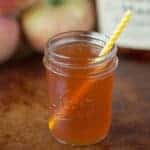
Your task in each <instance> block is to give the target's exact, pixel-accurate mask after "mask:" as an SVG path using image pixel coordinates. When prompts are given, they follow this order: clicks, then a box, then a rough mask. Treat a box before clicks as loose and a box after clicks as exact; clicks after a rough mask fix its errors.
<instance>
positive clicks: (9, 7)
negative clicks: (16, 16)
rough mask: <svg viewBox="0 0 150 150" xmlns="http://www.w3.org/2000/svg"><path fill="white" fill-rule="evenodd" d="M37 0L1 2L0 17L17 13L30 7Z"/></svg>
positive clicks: (5, 0)
mask: <svg viewBox="0 0 150 150" xmlns="http://www.w3.org/2000/svg"><path fill="white" fill-rule="evenodd" d="M34 1H35V0H0V15H5V14H6V15H7V14H10V15H11V14H12V13H17V12H18V11H19V10H22V9H24V8H26V7H28V6H30V5H31V4H32V3H33V2H34Z"/></svg>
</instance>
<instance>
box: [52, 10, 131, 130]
mask: <svg viewBox="0 0 150 150" xmlns="http://www.w3.org/2000/svg"><path fill="white" fill-rule="evenodd" d="M131 17H132V12H131V11H130V10H128V11H127V12H125V15H124V16H123V18H122V19H121V22H120V23H119V24H118V26H117V27H116V30H115V31H114V33H113V34H112V36H111V37H110V39H109V40H108V42H107V43H106V45H105V47H104V48H103V49H102V51H101V52H100V54H99V56H103V55H106V54H108V53H109V52H110V51H111V50H112V48H113V46H114V45H115V43H116V41H117V40H118V38H119V37H120V35H121V33H122V32H123V30H124V29H125V27H126V26H127V24H128V23H129V21H130V19H131ZM93 83H94V81H89V80H88V81H86V82H84V83H83V84H82V85H81V86H80V88H79V89H78V90H76V91H74V92H73V94H72V95H71V96H70V97H69V99H70V101H71V102H70V103H69V104H66V105H65V103H64V105H63V106H60V107H58V110H56V112H57V114H60V117H59V115H56V114H54V115H53V116H52V117H51V118H50V120H49V129H50V130H53V129H54V128H55V126H56V125H57V123H58V122H59V120H60V119H61V117H63V116H64V117H65V115H66V114H67V113H69V108H71V107H72V106H76V105H78V104H79V102H80V99H81V98H82V97H83V96H84V95H85V94H86V93H87V92H88V90H89V89H90V88H91V87H92V85H93Z"/></svg>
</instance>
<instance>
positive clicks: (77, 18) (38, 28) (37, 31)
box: [22, 0, 95, 52]
mask: <svg viewBox="0 0 150 150" xmlns="http://www.w3.org/2000/svg"><path fill="white" fill-rule="evenodd" d="M94 24H95V11H94V8H93V3H92V1H90V0H43V1H40V2H39V3H38V4H37V5H35V6H34V7H32V8H30V9H28V10H27V11H25V12H24V14H23V16H22V25H23V29H24V32H25V35H26V36H27V38H28V40H29V42H30V43H31V45H32V46H33V47H34V48H35V50H37V51H39V52H43V49H44V46H45V44H46V42H47V40H48V39H49V38H51V37H52V36H53V35H55V34H58V33H61V32H67V31H71V30H90V29H92V28H93V26H94Z"/></svg>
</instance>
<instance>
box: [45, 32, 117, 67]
mask: <svg viewBox="0 0 150 150" xmlns="http://www.w3.org/2000/svg"><path fill="white" fill-rule="evenodd" d="M108 39H109V36H107V35H104V34H101V33H97V32H88V31H69V32H64V33H60V34H57V35H55V36H53V37H51V38H50V39H49V40H48V42H47V45H46V48H45V51H44V57H45V58H44V59H45V60H47V61H48V60H50V59H51V57H57V58H61V59H66V60H68V59H75V60H78V59H83V58H72V57H69V56H64V55H61V54H57V53H55V51H54V50H56V49H57V47H60V46H63V45H64V46H65V45H66V44H72V43H78V42H86V43H88V44H93V45H96V46H98V47H104V46H105V44H106V42H107V40H108ZM116 53H117V46H116V45H114V47H113V48H112V50H111V51H110V52H109V53H107V54H104V55H102V56H97V57H94V58H88V59H87V60H89V62H94V65H97V64H101V63H104V62H105V61H108V60H109V59H112V58H113V57H115V56H116ZM93 60H94V61H93ZM62 65H65V64H63V63H62ZM92 65H93V64H92Z"/></svg>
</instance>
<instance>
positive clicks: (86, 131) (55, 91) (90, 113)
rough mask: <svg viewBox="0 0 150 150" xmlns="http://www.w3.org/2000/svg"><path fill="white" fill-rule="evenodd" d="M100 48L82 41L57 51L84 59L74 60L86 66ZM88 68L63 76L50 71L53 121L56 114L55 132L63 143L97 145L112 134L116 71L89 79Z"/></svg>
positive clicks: (52, 130) (49, 88)
mask: <svg viewBox="0 0 150 150" xmlns="http://www.w3.org/2000/svg"><path fill="white" fill-rule="evenodd" d="M99 49H100V48H97V47H95V46H91V45H88V44H83V43H82V44H81V43H78V44H72V45H68V46H67V45H66V46H64V47H61V48H58V49H57V50H56V52H57V53H59V54H61V55H62V54H63V55H64V56H69V57H72V58H73V59H74V58H79V60H80V58H82V59H83V58H84V61H78V62H74V61H72V63H74V64H75V63H77V64H78V65H81V66H86V65H87V62H88V61H87V59H88V58H93V57H96V56H97V55H98V54H99ZM73 59H72V60H73ZM53 65H54V64H53ZM54 67H55V66H54ZM56 67H57V66H56ZM59 68H61V67H59ZM95 69H96V68H94V70H95ZM88 71H91V70H86V71H81V70H80V69H79V70H78V69H76V70H75V72H74V71H70V70H68V71H67V73H68V74H69V76H63V75H61V74H58V73H56V72H55V73H54V72H53V71H50V70H47V78H48V93H49V99H50V120H51V118H52V117H54V116H55V117H56V118H57V121H56V124H55V126H54V127H53V129H51V133H52V135H53V136H54V137H55V138H56V139H57V140H58V141H59V142H62V143H68V144H73V145H88V144H95V143H97V142H99V141H101V140H102V139H104V138H105V137H106V135H107V134H108V130H109V128H110V124H111V114H112V83H113V73H109V74H107V75H105V76H103V77H102V76H97V77H93V78H89V75H88V73H89V72H88ZM99 74H100V72H99Z"/></svg>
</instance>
